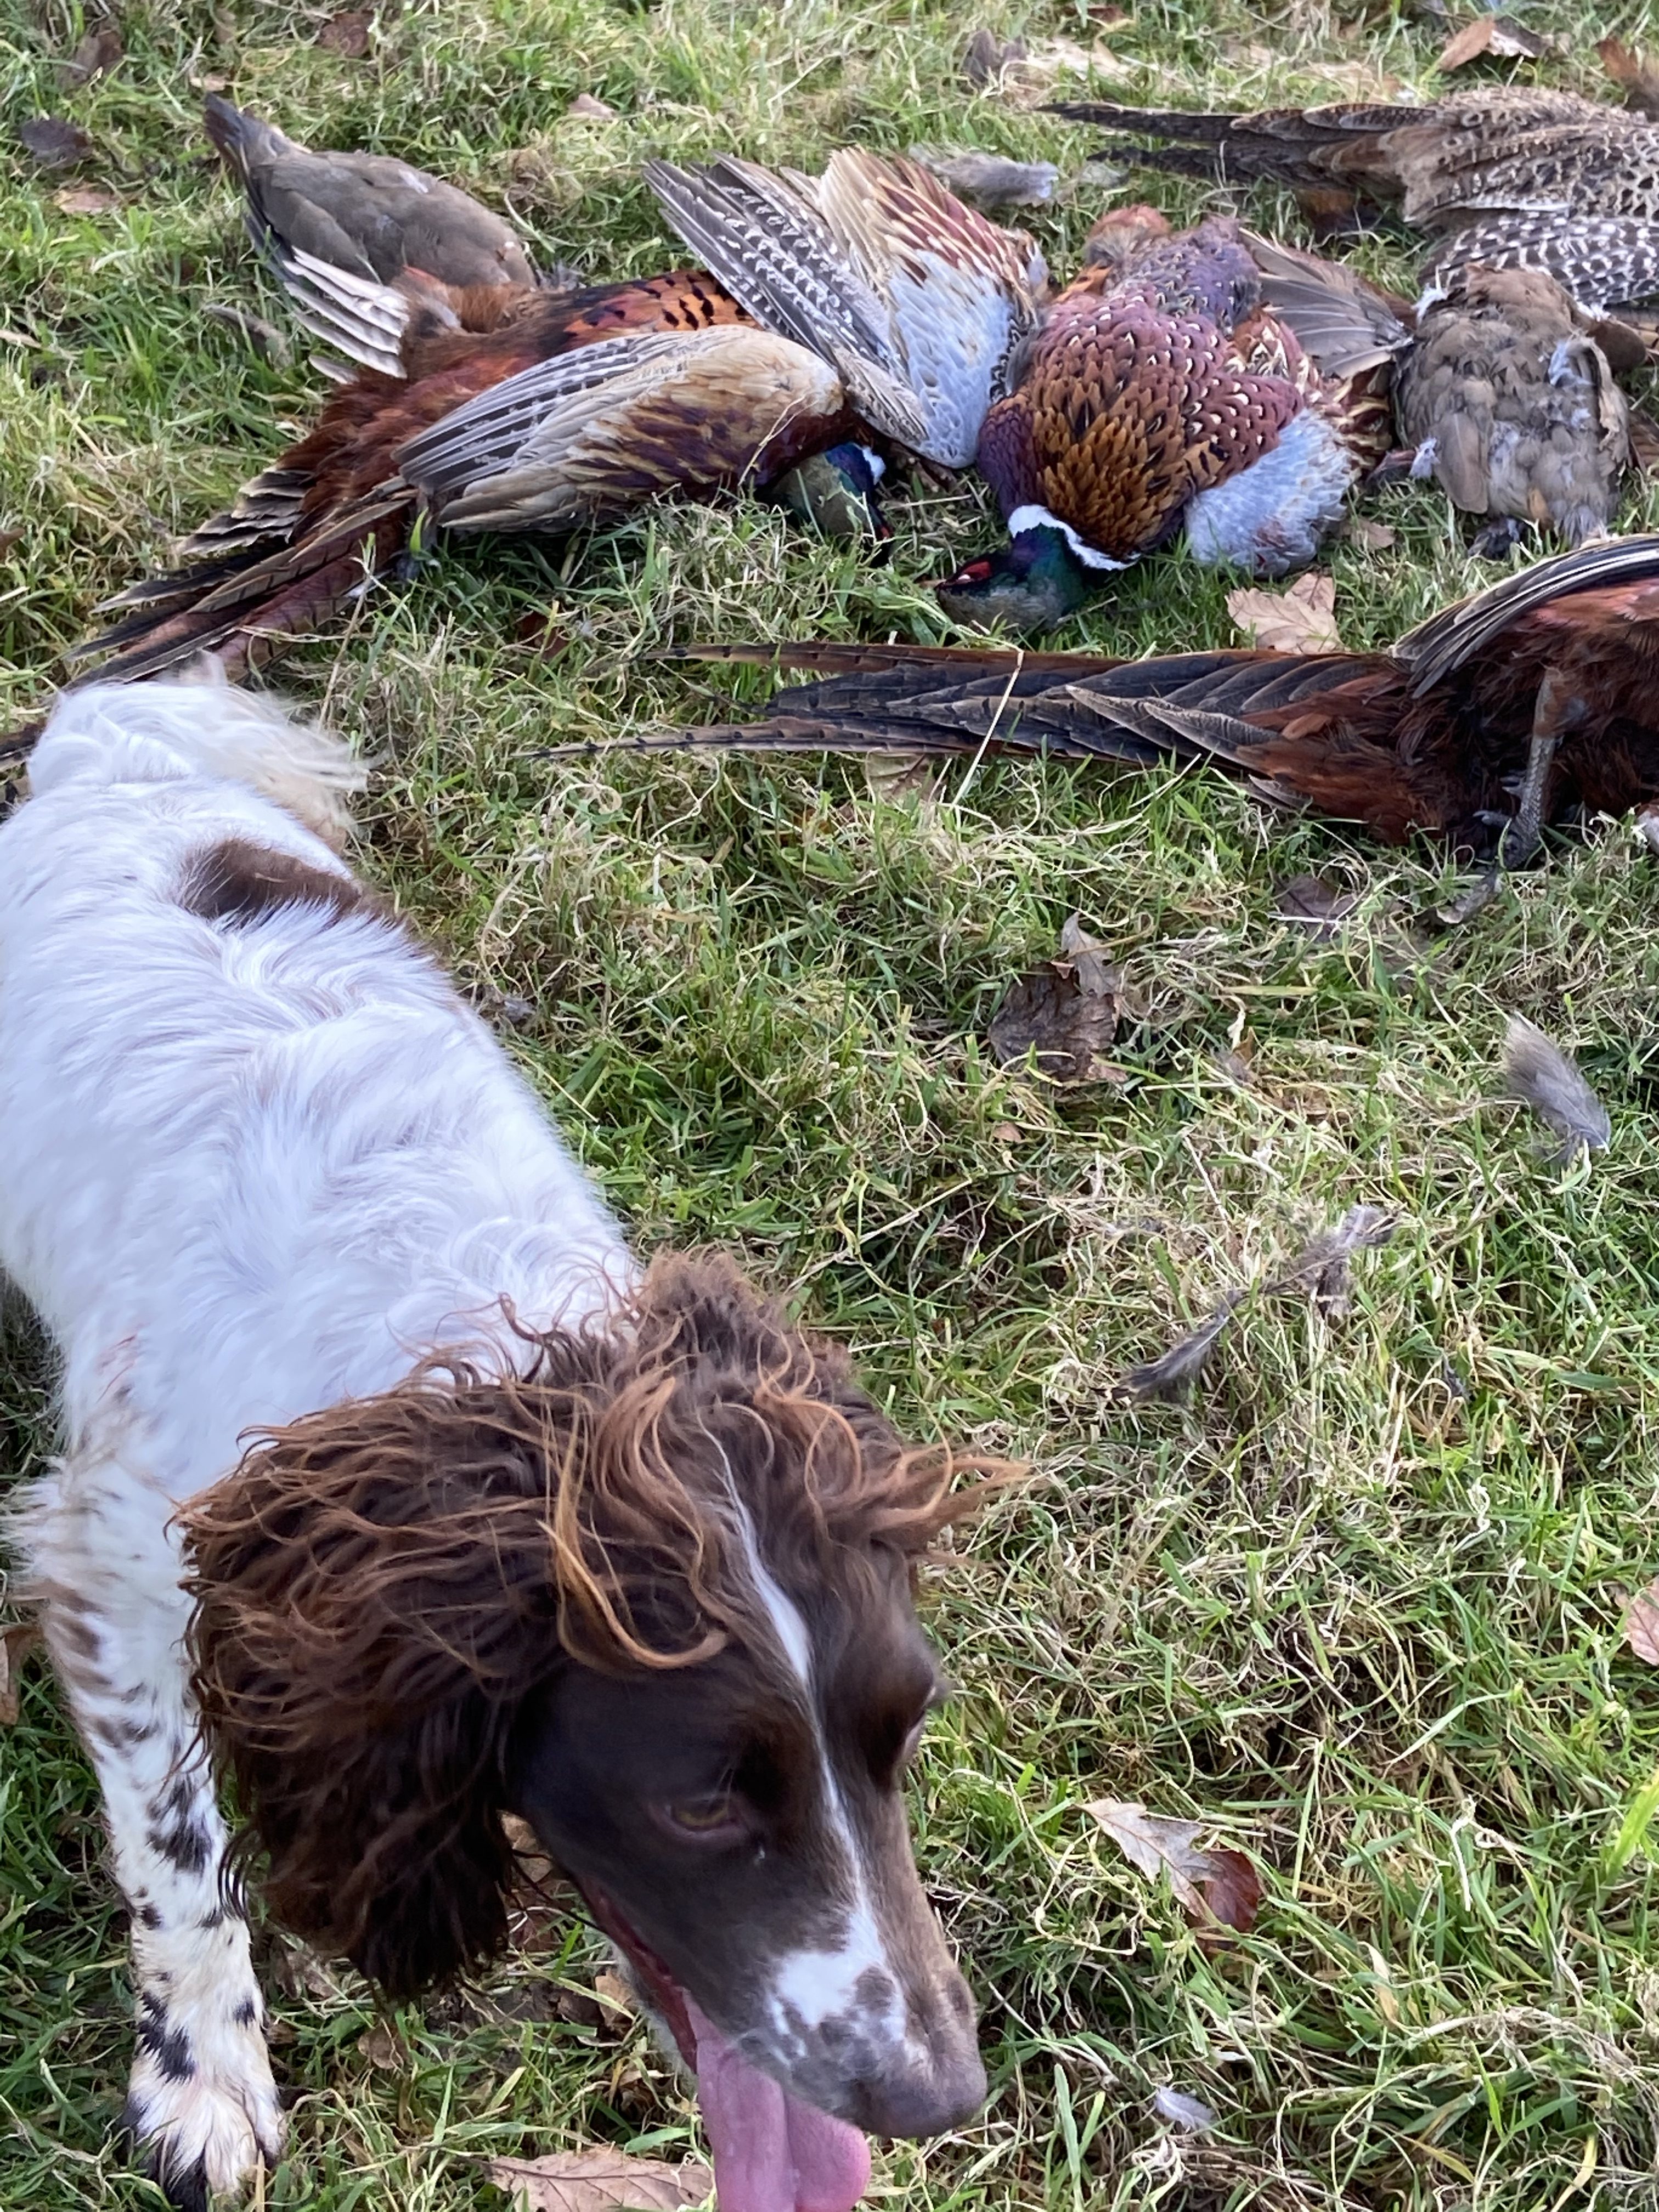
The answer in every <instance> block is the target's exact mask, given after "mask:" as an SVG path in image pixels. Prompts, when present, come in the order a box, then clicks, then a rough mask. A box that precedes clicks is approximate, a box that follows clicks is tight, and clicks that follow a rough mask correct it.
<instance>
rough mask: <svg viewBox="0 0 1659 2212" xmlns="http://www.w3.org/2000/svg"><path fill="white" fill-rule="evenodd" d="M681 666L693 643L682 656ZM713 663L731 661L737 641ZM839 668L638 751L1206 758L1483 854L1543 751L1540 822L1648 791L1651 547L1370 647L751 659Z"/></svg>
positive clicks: (1656, 631) (1621, 804) (1656, 660)
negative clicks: (762, 711) (750, 716)
mask: <svg viewBox="0 0 1659 2212" xmlns="http://www.w3.org/2000/svg"><path fill="white" fill-rule="evenodd" d="M686 650H688V651H689V652H690V653H695V652H696V648H688V649H686ZM711 653H712V657H714V658H716V659H731V658H733V657H735V656H734V653H733V651H732V648H730V647H714V648H712V649H711ZM763 653H764V654H766V655H767V656H768V657H770V658H773V659H775V660H776V661H777V662H778V663H779V664H780V665H782V666H785V667H797V668H810V667H812V666H815V665H817V660H816V658H815V656H816V655H817V654H818V653H828V654H830V655H834V654H837V653H840V654H843V655H844V654H849V653H850V654H856V655H857V656H859V658H858V659H856V661H851V662H849V661H848V660H847V659H833V658H832V659H829V665H830V666H831V667H840V668H844V669H847V670H848V672H847V673H843V674H837V675H833V676H830V677H829V678H826V679H824V680H821V681H817V682H813V683H808V684H796V685H792V686H790V687H788V688H787V689H786V690H781V691H779V692H778V693H777V694H776V695H775V697H774V698H773V699H772V701H771V702H770V704H769V708H768V709H767V714H766V718H765V719H764V720H762V721H759V722H757V723H751V724H747V725H738V726H720V727H714V728H711V729H705V730H689V731H683V732H678V734H677V735H676V736H673V737H671V738H663V739H660V740H658V739H648V740H646V741H645V743H644V744H643V746H642V747H636V748H635V749H642V750H659V749H665V748H667V747H670V746H674V745H706V746H713V747H714V748H717V749H723V748H727V747H732V746H740V747H744V748H747V749H751V750H784V751H808V750H849V751H888V750H891V751H898V752H912V753H919V754H934V753H939V754H952V753H977V752H978V751H980V750H981V749H984V750H990V751H1004V752H1014V753H1025V754H1052V755H1054V756H1055V757H1061V758H1066V759H1074V760H1086V759H1109V760H1116V761H1121V762H1125V763H1130V764H1133V765H1137V766H1147V765H1151V764H1152V763H1155V762H1157V761H1159V760H1168V759H1171V758H1173V759H1176V760H1191V761H1198V760H1205V759H1208V760H1212V761H1219V762H1221V763H1225V765H1226V766H1228V767H1229V768H1231V769H1233V770H1234V771H1235V772H1237V773H1238V774H1240V775H1243V776H1244V777H1246V778H1247V779H1248V781H1249V782H1250V784H1251V785H1252V787H1254V788H1255V789H1257V790H1258V791H1260V792H1261V793H1264V795H1266V796H1268V797H1270V798H1272V799H1275V800H1277V801H1279V802H1280V803H1282V804H1285V805H1295V806H1302V807H1307V808H1310V809H1312V810H1315V811H1318V812H1320V813H1322V814H1325V815H1328V816H1330V817H1335V818H1339V819H1342V820H1346V821H1352V822H1356V823H1362V824H1364V826H1366V827H1367V828H1368V829H1370V830H1371V831H1372V832H1373V833H1374V834H1375V835H1376V836H1379V837H1381V838H1383V839H1385V840H1387V841H1388V842H1392V843H1401V842H1405V841H1406V840H1407V838H1409V837H1410V836H1413V835H1414V834H1416V833H1418V832H1430V833H1433V834H1435V835H1437V836H1443V837H1444V838H1446V839H1448V840H1449V842H1452V843H1453V844H1454V845H1455V846H1456V847H1459V848H1465V849H1477V850H1480V849H1489V848H1491V847H1492V843H1493V830H1494V827H1495V826H1501V825H1502V824H1503V823H1504V822H1505V821H1507V820H1509V819H1510V818H1512V817H1516V815H1517V813H1518V812H1519V811H1520V789H1521V786H1522V782H1523V781H1524V777H1525V775H1526V772H1527V769H1528V763H1529V762H1530V761H1531V760H1532V759H1533V758H1534V755H1535V754H1536V753H1537V750H1538V741H1539V739H1540V738H1544V739H1545V740H1546V741H1547V743H1546V749H1545V750H1544V752H1543V755H1542V763H1541V766H1542V775H1541V788H1540V800H1541V818H1542V819H1545V820H1547V819H1550V818H1554V817H1559V816H1560V815H1562V814H1563V813H1565V812H1566V811H1569V810H1570V809H1571V808H1582V809H1584V810H1586V811H1592V812H1594V811H1607V812H1609V813H1619V812H1623V811H1626V810H1627V809H1629V808H1631V807H1632V806H1637V805H1642V804H1643V803H1644V802H1645V801H1646V800H1648V799H1652V798H1654V797H1655V796H1656V795H1659V535H1650V536H1647V537H1641V538H1624V539H1610V540H1603V541H1601V542H1600V543H1598V544H1594V545H1586V546H1584V547H1582V548H1580V549H1579V550H1577V551H1576V552H1573V553H1568V554H1563V555H1559V556H1556V557H1555V558H1553V559H1552V560H1548V561H1544V562H1539V563H1537V564H1536V565H1535V566H1534V567H1533V568H1528V569H1524V570H1522V571H1519V572H1517V573H1516V574H1513V575H1511V576H1508V577H1505V578H1504V580H1502V581H1501V582H1500V583H1498V584H1497V585H1495V586H1493V587H1492V589H1491V590H1490V591H1488V592H1482V593H1480V594H1479V595H1478V596H1477V597H1475V598H1474V599H1469V600H1466V601H1464V602H1462V603H1461V604H1460V605H1456V606H1455V607H1451V608H1449V609H1447V610H1445V611H1443V613H1441V614H1439V615H1437V616H1436V617H1432V618H1431V620H1430V621H1428V622H1426V623H1422V624H1420V625H1419V627H1418V629H1415V630H1413V632H1411V633H1410V634H1409V635H1407V636H1406V637H1403V638H1401V640H1400V641H1399V642H1398V643H1397V644H1396V645H1395V647H1393V648H1392V650H1390V651H1389V652H1385V653H1309V654H1290V653H1271V652H1257V651H1218V652H1212V653H1185V654H1176V655H1160V656H1154V657H1152V658H1150V659H1144V660H1139V661H1129V662H1121V663H1117V664H1112V663H1104V662H1103V661H1102V660H1101V659H1098V658H1096V657H1091V656H1083V655H1079V656H1076V657H1075V658H1074V659H1071V658H1069V657H1066V656H1061V655H1057V654H1055V655H1045V656H1036V655H1031V656H1029V657H1028V656H1025V655H1022V654H1018V653H1009V652H1006V651H995V650H991V649H984V650H981V649H979V648H975V647H957V648H955V649H953V650H951V649H941V648H938V647H933V648H928V649H925V650H924V651H921V652H916V651H915V649H913V648H907V647H902V646H889V647H879V646H873V647H828V648H825V647H815V646H813V645H812V644H811V643H810V642H806V643H801V644H796V645H789V646H784V647H755V648H751V649H749V650H748V651H746V652H745V653H744V657H745V658H750V657H755V658H758V657H760V656H761V655H762V654H763Z"/></svg>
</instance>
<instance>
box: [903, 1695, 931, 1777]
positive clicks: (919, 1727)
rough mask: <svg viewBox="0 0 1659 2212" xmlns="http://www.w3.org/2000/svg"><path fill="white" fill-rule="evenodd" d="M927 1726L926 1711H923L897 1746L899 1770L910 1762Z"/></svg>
mask: <svg viewBox="0 0 1659 2212" xmlns="http://www.w3.org/2000/svg"><path fill="white" fill-rule="evenodd" d="M930 1710H931V1708H930ZM926 1729H927V1713H924V1714H923V1715H922V1716H921V1719H920V1720H919V1721H917V1722H916V1723H915V1726H914V1727H913V1728H912V1729H911V1730H910V1733H909V1734H908V1735H907V1736H906V1737H905V1739H904V1741H903V1742H902V1744H901V1745H900V1746H899V1755H898V1763H899V1768H900V1771H902V1770H903V1769H904V1768H905V1767H907V1766H908V1765H909V1764H910V1761H911V1760H912V1759H914V1758H915V1755H916V1752H917V1750H918V1748H919V1747H920V1746H921V1739H922V1735H923V1733H924V1731H925V1730H926Z"/></svg>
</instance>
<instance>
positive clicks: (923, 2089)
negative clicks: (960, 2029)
mask: <svg viewBox="0 0 1659 2212" xmlns="http://www.w3.org/2000/svg"><path fill="white" fill-rule="evenodd" d="M985 2086H986V2085H985V2069H984V2067H983V2066H982V2065H981V2063H980V2056H979V2053H978V2051H975V2050H971V2049H970V2050H966V2051H956V2052H952V2053H951V2055H950V2056H949V2057H945V2058H936V2059H935V2060H934V2061H933V2063H932V2064H928V2065H924V2066H919V2067H915V2068H910V2067H905V2068H903V2069H898V2070H896V2071H893V2072H890V2073H888V2074H885V2075H883V2076H882V2078H881V2079H880V2080H879V2081H861V2082H860V2083H859V2085H858V2087H857V2089H856V2090H855V2092H854V2097H853V2099H852V2103H853V2105H854V2106H855V2107H856V2110H855V2111H854V2112H853V2113H852V2114H851V2115H850V2117H852V2118H854V2119H855V2120H856V2123H857V2124H858V2125H859V2126H860V2127H861V2128H862V2129H863V2130H864V2131H865V2133H866V2135H872V2136H907V2137H908V2138H910V2139H911V2140H913V2141H914V2140H919V2139H921V2138H924V2137H926V2136H942V2135H945V2134H948V2133H949V2131H950V2130H951V2129H952V2128H959V2127H962V2126H963V2125H964V2124H966V2123H967V2122H968V2121H969V2120H971V2119H972V2118H973V2117H974V2115H975V2113H976V2112H978V2111H979V2109H980V2107H981V2105H982V2104H983V2103H984V2102H985Z"/></svg>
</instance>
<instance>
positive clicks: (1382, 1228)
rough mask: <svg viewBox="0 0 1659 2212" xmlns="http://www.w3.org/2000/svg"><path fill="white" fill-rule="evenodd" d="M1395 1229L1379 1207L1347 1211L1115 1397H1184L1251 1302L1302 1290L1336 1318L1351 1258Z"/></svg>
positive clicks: (1127, 1379)
mask: <svg viewBox="0 0 1659 2212" xmlns="http://www.w3.org/2000/svg"><path fill="white" fill-rule="evenodd" d="M1397 1226H1398V1224H1397V1222H1396V1220H1395V1217H1394V1216H1393V1215H1392V1214H1389V1213H1385V1212H1383V1208H1382V1207H1381V1206H1350V1207H1349V1208H1348V1210H1347V1212H1346V1213H1345V1214H1344V1215H1343V1217H1342V1218H1341V1219H1340V1221H1339V1222H1337V1223H1336V1224H1335V1225H1334V1226H1333V1227H1331V1228H1329V1229H1326V1230H1322V1231H1321V1232H1320V1234H1319V1235H1318V1236H1317V1237H1312V1238H1310V1241H1309V1242H1308V1243H1306V1244H1304V1246H1303V1248H1302V1249H1301V1250H1300V1251H1299V1252H1298V1253H1297V1255H1296V1257H1295V1258H1294V1259H1293V1260H1292V1261H1291V1262H1290V1264H1289V1266H1288V1267H1284V1268H1282V1269H1280V1271H1279V1273H1277V1274H1274V1275H1269V1276H1267V1277H1266V1278H1265V1279H1264V1278H1262V1277H1260V1276H1258V1277H1257V1279H1255V1281H1254V1282H1252V1283H1248V1284H1246V1285H1244V1287H1243V1289H1242V1290H1237V1291H1229V1292H1228V1294H1227V1296H1226V1297H1225V1298H1223V1299H1222V1301H1221V1303H1220V1304H1219V1305H1218V1306H1217V1307H1216V1308H1215V1309H1214V1310H1213V1311H1212V1313H1211V1314H1210V1316H1208V1318H1207V1319H1206V1320H1205V1321H1202V1322H1200V1323H1199V1325H1198V1327H1197V1328H1194V1329H1189V1330H1188V1332H1187V1334H1185V1335H1184V1336H1180V1337H1177V1338H1176V1341H1175V1342H1174V1343H1173V1344H1172V1345H1171V1346H1170V1348H1169V1350H1168V1351H1167V1352H1160V1353H1159V1354H1158V1358H1156V1359H1149V1360H1147V1361H1146V1364H1144V1365H1143V1366H1139V1367H1132V1368H1131V1369H1130V1370H1129V1371H1128V1373H1127V1375H1125V1376H1123V1377H1122V1378H1121V1381H1120V1382H1119V1383H1118V1385H1117V1389H1116V1392H1115V1395H1116V1396H1117V1397H1118V1398H1119V1400H1120V1401H1127V1402H1128V1403H1130V1404H1134V1405H1145V1404H1146V1403H1147V1402H1148V1401H1152V1400H1154V1399H1164V1400H1178V1399H1182V1398H1184V1397H1186V1396H1187V1395H1188V1393H1189V1392H1190V1390H1191V1389H1192V1387H1193V1385H1194V1383H1196V1382H1197V1380H1198V1378H1199V1376H1200V1375H1201V1374H1202V1373H1203V1372H1204V1370H1205V1368H1206V1366H1207V1365H1208V1364H1209V1362H1210V1358H1211V1355H1212V1352H1214V1351H1215V1348H1216V1346H1217V1345H1218V1344H1219V1342H1220V1341H1221V1339H1222V1337H1223V1336H1224V1335H1225V1333H1226V1330H1227V1327H1228V1324H1229V1323H1230V1322H1231V1320H1232V1318H1233V1316H1234V1315H1235V1314H1236V1313H1237V1312H1238V1310H1239V1309H1240V1308H1241V1307H1243V1306H1245V1305H1248V1304H1249V1302H1250V1301H1251V1300H1252V1299H1253V1298H1255V1297H1262V1296H1266V1297H1285V1295H1287V1294H1288V1293H1290V1292H1292V1291H1306V1292H1307V1293H1308V1295H1309V1296H1310V1297H1311V1299H1312V1301H1313V1303H1314V1304H1315V1305H1316V1306H1317V1307H1318V1308H1319V1310H1320V1311H1321V1312H1322V1314H1324V1315H1325V1316H1327V1317H1328V1318H1329V1319H1331V1320H1338V1319H1340V1317H1341V1316H1342V1315H1344V1314H1346V1311H1347V1310H1348V1306H1349V1304H1350V1301H1351V1297H1352V1260H1353V1255H1355V1253H1356V1252H1364V1251H1366V1250H1368V1249H1370V1248H1372V1247H1373V1246H1376V1245H1379V1244H1386V1243H1388V1241H1389V1238H1390V1237H1392V1236H1393V1235H1394V1232H1395V1228H1396V1227H1397Z"/></svg>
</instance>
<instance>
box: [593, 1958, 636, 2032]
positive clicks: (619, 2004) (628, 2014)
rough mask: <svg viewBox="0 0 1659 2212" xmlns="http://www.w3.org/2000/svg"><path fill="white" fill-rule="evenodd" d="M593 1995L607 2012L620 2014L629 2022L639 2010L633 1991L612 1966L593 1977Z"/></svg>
mask: <svg viewBox="0 0 1659 2212" xmlns="http://www.w3.org/2000/svg"><path fill="white" fill-rule="evenodd" d="M593 1994H594V1996H596V1997H597V1998H598V1999H599V2002H600V2003H601V2004H602V2005H603V2006H604V2007H605V2010H606V2011H607V2012H613V2013H620V2014H621V2015H622V2016H623V2019H624V2020H631V2019H632V2018H633V2016H634V2015H635V2013H636V2012H637V2011H638V2009H639V2007H638V2005H637V2004H636V2003H635V2000H634V1992H633V1990H630V1989H629V1986H628V1984H627V1983H626V1982H625V1981H623V1978H622V1976H621V1975H620V1974H619V1973H618V1972H617V1971H616V1969H615V1967H614V1966H606V1967H605V1969H604V1971H603V1972H600V1973H597V1974H595V1975H594V1977H593Z"/></svg>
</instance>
